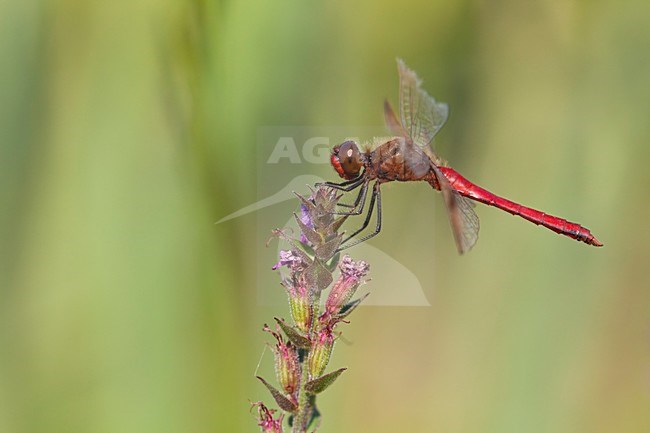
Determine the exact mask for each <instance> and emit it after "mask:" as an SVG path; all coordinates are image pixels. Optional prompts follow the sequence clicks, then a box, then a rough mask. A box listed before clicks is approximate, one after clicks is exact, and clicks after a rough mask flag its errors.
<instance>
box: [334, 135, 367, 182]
mask: <svg viewBox="0 0 650 433" xmlns="http://www.w3.org/2000/svg"><path fill="white" fill-rule="evenodd" d="M330 162H331V163H332V167H334V170H336V172H337V173H338V174H339V176H341V177H342V178H343V179H347V180H350V179H354V178H355V177H357V176H359V172H360V171H361V167H363V157H362V155H361V151H360V150H359V146H357V143H355V142H354V141H344V142H343V143H341V144H339V145H338V146H334V149H332V155H331V156H330Z"/></svg>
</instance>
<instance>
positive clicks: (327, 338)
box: [309, 324, 336, 378]
mask: <svg viewBox="0 0 650 433" xmlns="http://www.w3.org/2000/svg"><path fill="white" fill-rule="evenodd" d="M332 326H333V325H330V324H327V325H325V327H324V328H323V329H321V330H320V331H318V333H317V334H316V339H315V341H313V342H312V346H311V351H310V352H309V377H311V378H317V377H320V376H321V375H322V374H323V372H324V371H325V368H326V367H327V364H328V363H329V361H330V356H331V355H332V349H333V348H334V341H335V340H336V338H335V337H334V333H333V332H332Z"/></svg>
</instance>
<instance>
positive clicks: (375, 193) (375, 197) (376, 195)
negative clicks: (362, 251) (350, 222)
mask: <svg viewBox="0 0 650 433" xmlns="http://www.w3.org/2000/svg"><path fill="white" fill-rule="evenodd" d="M379 186H380V184H379V182H375V184H374V185H373V187H372V197H370V205H369V207H368V214H367V215H366V220H365V221H364V222H363V225H362V226H361V227H360V228H359V229H358V230H357V231H355V232H354V233H352V234H351V235H350V236H348V237H347V238H345V240H344V241H343V242H341V245H342V246H341V247H339V248H338V250H337V251H343V250H345V249H348V248H350V247H352V246H354V245H357V244H360V243H361V242H365V241H367V240H368V239H370V238H373V237H375V236H377V234H379V232H380V231H381V191H380V189H379ZM375 201H376V202H377V226H376V227H375V231H374V232H372V233H370V234H368V235H366V236H364V237H362V238H361V239H355V240H354V241H352V242H350V243H348V244H347V245H346V244H345V243H346V242H348V241H349V240H350V239H352V238H354V237H355V236H356V235H358V234H359V233H361V232H362V231H363V230H365V228H366V227H368V225H369V224H370V218H371V217H372V213H373V211H374V209H375Z"/></svg>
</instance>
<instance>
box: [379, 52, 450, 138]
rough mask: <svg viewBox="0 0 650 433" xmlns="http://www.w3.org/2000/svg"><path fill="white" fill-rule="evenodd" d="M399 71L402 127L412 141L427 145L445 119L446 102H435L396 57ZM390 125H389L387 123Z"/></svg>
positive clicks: (410, 71)
mask: <svg viewBox="0 0 650 433" xmlns="http://www.w3.org/2000/svg"><path fill="white" fill-rule="evenodd" d="M397 69H398V71H399V87H400V92H399V106H400V115H401V117H402V125H403V128H404V129H405V130H406V131H407V132H408V135H409V137H411V139H412V141H413V143H415V144H416V145H418V146H420V147H427V146H429V144H430V143H431V141H432V140H433V137H435V135H436V134H437V133H438V131H439V130H440V128H442V126H443V125H444V124H445V122H446V121H447V117H448V115H449V108H448V107H447V104H445V103H442V102H436V100H435V99H433V98H432V97H431V96H429V94H428V93H427V92H426V91H425V90H424V89H422V88H421V84H422V81H421V80H420V79H419V78H418V76H417V75H416V73H415V72H414V71H412V70H411V69H409V68H408V67H407V66H406V65H405V64H404V62H403V61H402V60H401V59H397ZM389 126H390V125H389Z"/></svg>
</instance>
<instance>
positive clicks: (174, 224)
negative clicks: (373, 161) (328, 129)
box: [0, 0, 650, 433]
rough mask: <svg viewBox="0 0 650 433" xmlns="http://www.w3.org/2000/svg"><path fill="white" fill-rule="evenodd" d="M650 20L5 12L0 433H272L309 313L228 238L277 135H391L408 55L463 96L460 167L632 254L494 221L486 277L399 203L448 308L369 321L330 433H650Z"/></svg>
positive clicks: (419, 257)
mask: <svg viewBox="0 0 650 433" xmlns="http://www.w3.org/2000/svg"><path fill="white" fill-rule="evenodd" d="M649 22H650V4H648V2H647V1H642V0H625V1H620V2H617V1H612V0H610V1H604V0H601V1H599V0H596V1H586V0H583V1H566V0H542V1H535V2H533V1H524V2H522V1H515V0H503V1H428V0H419V1H418V0H403V1H399V2H395V1H376V0H375V1H369V0H364V1H360V2H354V3H352V2H349V3H344V2H306V1H298V0H294V1H284V0H282V1H273V2H271V1H229V2H208V1H190V2H173V1H170V0H162V1H161V0H158V1H151V0H149V1H147V0H145V1H139V2H121V1H116V2H88V1H85V0H61V1H41V2H39V1H11V0H10V1H4V2H1V3H0V178H1V179H2V181H1V182H0V198H1V200H2V201H1V205H2V208H1V211H0V431H1V432H48V433H49V432H240V431H241V432H252V431H257V428H256V426H255V421H254V419H253V417H252V416H251V415H250V414H249V412H248V400H251V401H257V400H260V399H263V400H265V401H267V402H268V401H269V400H270V398H269V396H268V395H267V394H266V391H265V390H264V389H263V388H262V386H261V385H260V384H259V383H258V382H257V381H256V380H255V379H254V377H253V375H254V373H255V369H256V367H257V364H258V361H259V358H260V355H261V353H262V348H263V347H264V342H265V341H268V338H267V337H268V336H265V335H262V332H260V328H261V326H262V324H263V323H264V322H269V321H270V320H271V318H272V317H273V316H281V315H286V314H287V311H286V307H285V306H284V305H280V306H266V307H264V306H260V305H258V303H257V301H256V298H257V294H256V287H257V285H258V283H259V282H258V281H256V277H255V272H252V271H251V269H254V268H255V267H256V263H254V262H255V260H256V257H257V256H256V251H257V250H258V249H261V248H263V245H260V244H259V243H258V241H257V238H256V236H255V230H256V220H255V216H254V215H249V216H247V217H243V218H240V219H237V220H233V221H231V222H228V223H227V224H221V225H216V226H215V225H214V222H215V221H217V220H218V219H220V218H221V217H223V216H224V215H227V214H229V213H230V212H233V211H234V210H237V209H239V208H241V207H243V206H245V205H248V204H250V203H252V202H254V201H255V200H257V199H258V197H257V186H256V185H257V184H256V182H257V180H256V173H255V164H253V163H251V161H254V160H255V158H256V152H257V151H258V149H257V146H258V142H257V138H256V137H257V130H258V128H259V127H260V126H262V125H316V126H319V125H368V124H370V125H374V124H378V123H379V122H381V103H382V101H383V98H384V97H386V96H388V97H390V98H391V99H392V100H393V101H396V98H397V76H396V75H397V74H396V68H395V63H394V59H395V57H397V56H399V57H403V58H404V59H405V60H406V62H407V63H408V64H409V65H410V66H411V67H412V68H413V69H415V70H416V71H418V73H419V75H420V76H421V77H422V78H423V79H424V80H425V87H426V88H427V90H429V92H430V93H432V94H433V95H435V96H436V97H437V98H438V99H439V100H442V101H446V102H448V103H449V105H450V108H451V117H450V120H449V122H448V124H447V126H446V127H445V128H444V129H443V130H442V132H441V133H440V135H439V138H438V150H439V151H440V154H441V155H443V156H444V157H445V158H447V159H448V160H449V161H450V163H451V164H452V165H453V166H454V167H455V168H457V169H458V170H459V171H460V172H462V173H464V174H465V175H466V176H467V177H468V178H470V179H472V180H474V181H476V182H477V183H480V184H481V185H483V186H485V187H486V188H489V189H491V190H493V191H494V192H498V193H501V194H503V195H505V196H507V197H509V198H511V199H514V200H519V201H521V202H523V203H525V204H528V205H531V206H534V207H537V208H540V209H543V210H545V211H547V212H551V213H555V214H558V215H560V216H563V217H566V218H568V219H570V220H573V221H579V222H582V223H584V224H585V225H586V226H587V227H589V228H590V229H591V230H592V231H593V233H594V234H595V235H596V236H597V237H598V238H599V239H600V240H602V241H603V242H604V243H605V247H604V248H602V249H596V248H593V247H588V246H585V245H583V244H579V243H577V242H574V241H571V240H568V239H565V238H562V237H559V236H557V235H554V234H553V233H551V232H548V231H546V230H543V229H541V228H536V227H534V226H533V225H531V224H529V223H526V222H523V221H521V220H519V219H516V218H511V217H510V216H508V215H507V214H504V213H502V212H499V211H497V210H495V209H491V208H487V207H484V206H481V207H478V208H477V212H478V214H479V215H480V217H481V223H482V232H481V239H480V240H479V243H478V244H477V247H476V248H475V249H474V250H473V251H472V252H471V253H470V254H468V255H467V256H465V257H459V256H458V255H457V254H456V252H455V248H454V245H453V240H452V237H451V234H450V231H449V228H448V226H447V223H446V221H445V217H444V210H443V206H442V200H441V198H440V197H439V196H438V195H434V194H433V193H432V192H431V190H430V189H429V188H427V187H426V185H389V186H387V187H386V188H385V191H384V208H385V216H384V227H385V229H384V231H383V232H382V234H381V235H380V236H379V237H377V238H376V239H375V240H373V241H372V244H373V245H374V246H376V247H378V248H381V249H382V250H384V251H386V252H388V253H389V254H390V255H391V256H392V257H393V258H395V259H396V260H398V261H399V262H401V263H405V264H408V267H409V269H411V270H412V271H413V272H414V273H415V274H416V275H417V277H418V278H419V280H420V282H421V284H422V286H423V287H424V289H425V291H426V294H427V297H428V299H429V300H430V302H431V304H432V306H431V307H428V308H398V307H392V308H379V307H366V308H362V309H360V310H359V311H358V312H357V313H355V315H354V316H353V317H352V323H351V324H350V325H346V326H345V328H342V329H343V330H344V331H345V337H346V339H347V340H348V341H349V342H351V343H349V344H339V345H338V346H337V349H336V350H335V353H334V355H333V359H332V364H331V365H332V367H339V366H347V367H349V370H348V371H347V372H346V374H345V375H344V376H343V377H342V378H341V379H340V380H339V382H337V384H336V385H335V386H334V387H332V388H331V389H330V390H329V391H328V392H327V393H325V394H324V395H323V396H322V398H320V409H321V411H322V413H323V415H324V421H323V424H322V427H321V429H320V430H319V432H323V433H326V432H360V431H373V432H397V431H409V432H500V433H509V432H511V433H518V432H528V433H530V432H533V433H535V432H539V433H542V432H544V433H550V432H553V433H559V432H567V433H568V432H573V433H575V432H592V433H593V432H627V433H635V432H639V433H641V432H647V431H650V411H649V408H650V349H649V344H650V326H649V325H650V277H649V276H648V265H649V260H650V247H649V246H648V245H649V244H650V229H648V223H647V221H648V217H649V216H650V213H649V211H650V204H649V203H648V198H649V196H648V187H650V170H648V167H647V166H648V163H649V162H650V146H649V145H648V144H649V142H650V121H649V120H648V115H649V114H650V82H649V81H648V77H650V51H649V47H650V26H648V23H649ZM315 167H316V169H317V170H318V173H315V174H317V175H319V176H322V177H324V178H328V179H334V173H333V172H332V171H331V169H329V168H328V167H326V166H315ZM414 208H415V209H417V210H418V212H414V211H413V210H414ZM432 214H433V215H435V216H436V218H435V219H433V218H432V217H431V215H432ZM287 217H288V215H287ZM432 221H435V223H432ZM283 223H284V221H278V222H276V221H268V229H269V230H271V229H272V228H274V227H276V226H279V225H282V224H283ZM434 240H435V242H434ZM351 253H352V254H354V251H351ZM360 258H362V257H360ZM432 263H434V266H431V264H432ZM269 266H270V264H269ZM433 269H435V272H434V271H433ZM268 281H269V283H268V290H273V291H278V290H281V288H280V286H279V285H278V284H277V276H276V275H274V274H273V273H272V272H270V271H269V275H268ZM371 284H372V283H371ZM434 287H435V290H434ZM395 290H399V287H396V288H395ZM260 371H261V372H262V373H263V374H265V375H266V376H272V366H271V358H270V357H269V354H268V352H267V354H266V356H265V357H264V359H263V360H262V363H261V370H260Z"/></svg>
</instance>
